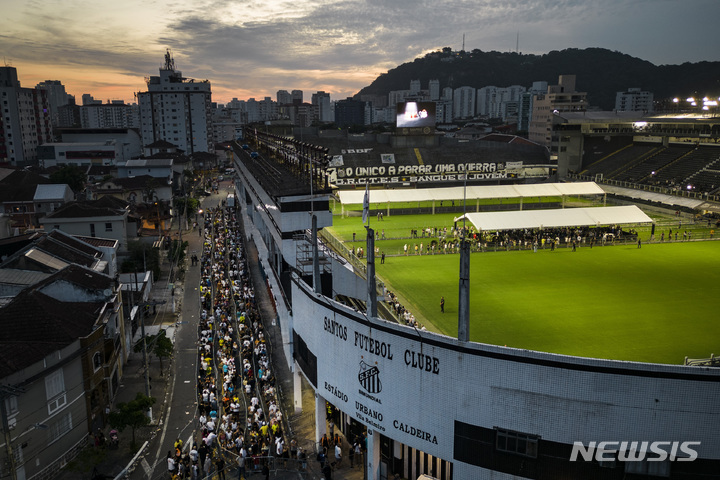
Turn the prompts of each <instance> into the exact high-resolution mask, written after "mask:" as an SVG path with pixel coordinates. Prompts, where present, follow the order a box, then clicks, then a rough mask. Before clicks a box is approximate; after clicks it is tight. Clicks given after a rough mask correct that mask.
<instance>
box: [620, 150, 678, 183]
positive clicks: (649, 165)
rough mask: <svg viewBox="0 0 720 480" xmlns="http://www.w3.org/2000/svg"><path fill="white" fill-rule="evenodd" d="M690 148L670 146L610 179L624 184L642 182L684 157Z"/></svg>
mask: <svg viewBox="0 0 720 480" xmlns="http://www.w3.org/2000/svg"><path fill="white" fill-rule="evenodd" d="M691 148H692V147H681V146H674V145H670V146H668V147H667V148H665V149H663V150H660V151H658V152H657V153H654V154H652V155H650V156H646V157H645V158H643V159H642V160H641V161H640V162H638V163H634V164H633V165H632V166H630V167H629V168H627V169H625V170H622V171H621V172H620V173H618V174H615V175H613V176H612V178H614V179H615V180H621V181H626V182H636V183H640V182H643V181H644V180H647V179H648V178H650V177H651V176H652V172H657V171H659V170H660V169H661V168H662V167H664V166H666V165H668V164H669V163H671V162H673V161H675V160H677V159H679V158H680V157H682V156H684V155H686V154H687V153H689V152H690V150H691Z"/></svg>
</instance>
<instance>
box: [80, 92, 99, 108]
mask: <svg viewBox="0 0 720 480" xmlns="http://www.w3.org/2000/svg"><path fill="white" fill-rule="evenodd" d="M82 104H83V105H102V100H95V97H93V96H92V95H90V94H89V93H83V96H82Z"/></svg>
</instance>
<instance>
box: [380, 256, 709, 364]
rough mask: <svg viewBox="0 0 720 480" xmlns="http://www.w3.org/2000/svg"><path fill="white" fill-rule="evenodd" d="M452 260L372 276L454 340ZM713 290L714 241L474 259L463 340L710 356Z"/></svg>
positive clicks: (635, 357) (455, 262)
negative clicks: (467, 325) (466, 334)
mask: <svg viewBox="0 0 720 480" xmlns="http://www.w3.org/2000/svg"><path fill="white" fill-rule="evenodd" d="M459 262H460V257H459V255H434V256H432V255H431V256H414V255H412V256H408V257H405V256H400V257H388V258H387V259H386V261H385V264H384V265H380V263H379V262H378V263H377V265H376V269H377V274H378V276H379V277H380V278H381V279H382V280H384V281H385V283H386V285H387V287H388V288H389V289H390V290H392V291H393V292H395V293H396V294H398V295H399V297H400V298H401V300H402V302H403V304H404V305H405V306H406V307H407V308H408V309H409V310H410V311H411V312H413V313H414V314H415V316H416V319H417V320H418V321H420V322H421V323H424V324H425V325H426V327H427V328H428V329H429V330H434V331H438V332H440V333H443V334H446V335H450V336H454V337H455V336H457V311H458V309H457V305H458V283H459V280H458V270H459ZM718 285H720V243H718V242H692V243H690V242H688V243H677V244H665V245H658V244H646V245H643V247H642V248H641V249H638V248H637V247H636V246H630V245H628V246H612V247H595V248H593V249H590V248H589V247H582V248H579V249H578V251H576V252H572V250H571V249H564V248H563V249H560V250H557V251H555V252H551V251H550V250H539V251H538V252H537V253H533V252H532V251H522V252H492V253H476V254H473V255H472V256H471V260H470V289H471V299H470V317H471V318H470V339H471V340H472V341H475V342H483V343H490V344H495V345H507V346H509V347H516V348H523V349H530V350H540V351H545V352H553V353H560V354H566V355H575V356H583V357H593V358H607V359H616V360H631V361H639V362H651V363H673V364H679V363H682V362H683V359H684V358H685V356H686V355H687V356H689V357H690V358H704V357H708V356H710V354H711V353H718V352H720V322H718V312H719V311H720V296H718V295H717V293H716V292H717V289H718ZM441 295H443V296H445V313H444V314H442V313H440V296H441Z"/></svg>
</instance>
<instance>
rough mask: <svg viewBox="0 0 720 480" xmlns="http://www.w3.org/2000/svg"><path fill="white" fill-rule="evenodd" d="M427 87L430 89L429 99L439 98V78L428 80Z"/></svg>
mask: <svg viewBox="0 0 720 480" xmlns="http://www.w3.org/2000/svg"><path fill="white" fill-rule="evenodd" d="M428 89H429V90H430V101H432V102H435V101H437V100H440V80H438V79H434V80H430V83H429V84H428Z"/></svg>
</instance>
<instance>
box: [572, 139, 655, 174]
mask: <svg viewBox="0 0 720 480" xmlns="http://www.w3.org/2000/svg"><path fill="white" fill-rule="evenodd" d="M657 150H658V147H657V146H656V145H649V144H630V145H625V146H623V147H621V148H620V149H619V150H616V151H614V152H613V153H611V154H610V155H608V156H605V157H603V158H601V159H600V160H597V161H596V162H595V163H592V164H591V165H589V166H588V167H587V168H586V169H585V170H584V171H583V172H581V173H582V174H583V175H597V174H599V173H602V174H603V176H604V177H606V178H612V177H613V175H614V174H616V173H617V172H620V171H621V170H623V169H624V168H627V166H628V164H630V163H633V162H641V161H642V160H643V159H644V158H646V157H647V156H649V155H652V154H653V153H654V152H656V151H657Z"/></svg>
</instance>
